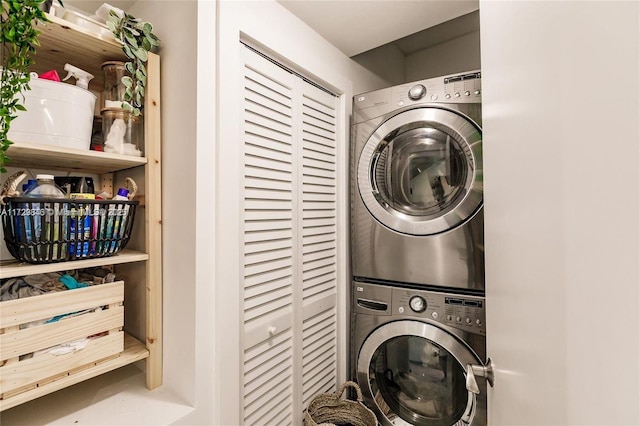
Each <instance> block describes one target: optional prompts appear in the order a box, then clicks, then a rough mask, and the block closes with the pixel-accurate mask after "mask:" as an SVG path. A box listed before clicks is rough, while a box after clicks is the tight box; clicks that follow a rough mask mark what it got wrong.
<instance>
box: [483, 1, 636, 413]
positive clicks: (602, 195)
mask: <svg viewBox="0 0 640 426" xmlns="http://www.w3.org/2000/svg"><path fill="white" fill-rule="evenodd" d="M480 17H481V36H482V37H481V38H482V73H483V75H482V76H483V124H484V126H483V127H484V129H483V130H484V134H483V137H484V170H485V228H486V231H485V233H486V262H487V265H486V266H487V268H486V271H487V305H488V315H487V339H488V355H489V356H491V357H493V359H494V362H495V364H496V367H497V369H498V371H497V376H496V383H495V388H493V389H492V392H491V393H490V401H489V403H490V406H489V410H490V411H489V413H490V418H489V423H490V424H493V425H518V424H526V425H550V424H554V425H560V424H562V425H602V424H607V425H637V424H640V404H638V402H639V401H640V367H639V365H640V362H639V360H640V271H639V266H638V264H639V260H640V223H639V222H640V176H639V170H640V152H639V151H640V149H639V147H640V144H639V140H640V129H639V117H640V83H639V77H638V76H639V75H640V63H639V61H640V25H639V22H640V3H638V2H497V1H481V4H480Z"/></svg>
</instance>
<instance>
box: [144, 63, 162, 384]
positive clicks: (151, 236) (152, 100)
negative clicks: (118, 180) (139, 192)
mask: <svg viewBox="0 0 640 426" xmlns="http://www.w3.org/2000/svg"><path fill="white" fill-rule="evenodd" d="M147 75H148V80H147V87H146V96H145V108H144V131H145V155H146V157H147V164H146V165H145V206H146V207H145V222H146V237H145V238H146V247H147V253H148V254H149V260H148V261H147V266H146V275H147V283H146V286H147V289H146V305H147V318H146V322H147V330H146V335H147V341H146V346H147V349H148V350H149V358H148V359H147V387H148V388H149V389H154V388H156V387H158V386H160V385H162V191H161V189H162V186H161V181H160V179H161V177H162V161H161V152H162V149H161V148H162V147H161V144H162V138H161V129H160V122H161V115H160V57H159V56H158V55H156V54H152V53H150V54H149V58H148V62H147Z"/></svg>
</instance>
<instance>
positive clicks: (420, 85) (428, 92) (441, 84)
mask: <svg viewBox="0 0 640 426" xmlns="http://www.w3.org/2000/svg"><path fill="white" fill-rule="evenodd" d="M393 95H394V99H393V101H392V103H394V104H395V105H396V106H398V107H403V106H408V105H411V104H413V103H416V102H418V101H419V102H423V103H424V102H442V103H446V102H453V103H478V102H480V99H481V95H482V79H481V75H480V72H479V71H477V72H469V73H465V74H459V75H451V76H446V77H440V78H431V79H428V80H422V81H418V82H414V83H410V84H406V85H402V86H398V87H397V89H396V93H394V94H393Z"/></svg>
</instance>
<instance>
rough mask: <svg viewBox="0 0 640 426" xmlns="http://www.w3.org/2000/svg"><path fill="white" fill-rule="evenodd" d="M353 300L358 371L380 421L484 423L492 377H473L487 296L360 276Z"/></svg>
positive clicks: (414, 425)
mask: <svg viewBox="0 0 640 426" xmlns="http://www.w3.org/2000/svg"><path fill="white" fill-rule="evenodd" d="M352 308H353V310H352V312H353V314H352V315H353V319H354V321H353V322H352V324H353V329H352V336H353V339H352V348H351V354H352V357H351V365H352V369H353V371H352V374H353V376H354V377H355V378H356V380H357V382H358V384H359V385H360V388H361V389H362V392H363V395H364V400H365V403H366V404H367V406H369V408H371V409H372V410H373V411H374V412H375V413H376V415H377V416H378V419H379V421H380V423H381V424H382V425H384V426H391V425H393V426H409V425H411V426H450V425H474V426H476V425H486V423H487V415H486V382H485V381H478V382H477V385H478V388H477V389H473V387H472V386H470V385H468V380H469V377H468V375H470V374H471V375H473V374H472V373H470V371H471V368H470V366H473V365H478V364H480V365H481V364H482V360H483V359H484V357H485V351H486V340H485V324H484V321H485V310H484V308H485V306H484V298H482V297H478V296H468V295H464V296H461V295H458V294H454V293H439V292H431V291H425V290H412V289H403V288H398V287H389V286H383V285H376V284H369V283H362V282H354V283H353V305H352ZM476 392H477V393H476Z"/></svg>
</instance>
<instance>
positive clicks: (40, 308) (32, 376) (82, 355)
mask: <svg viewBox="0 0 640 426" xmlns="http://www.w3.org/2000/svg"><path fill="white" fill-rule="evenodd" d="M123 301H124V282H123V281H118V282H114V283H109V284H101V285H95V286H90V287H84V288H80V289H76V290H67V291H62V292H55V293H49V294H43V295H39V296H33V297H26V298H22V299H17V300H10V301H6V302H1V303H0V365H1V367H0V399H2V400H7V399H10V398H12V397H14V396H16V395H19V394H21V393H23V392H28V391H31V390H33V389H35V388H38V387H39V386H43V385H45V384H48V383H51V382H53V381H55V380H58V379H61V378H63V377H67V376H69V375H71V374H74V373H77V372H78V371H81V370H83V369H86V368H91V367H93V366H94V365H95V363H96V362H98V361H101V360H104V359H106V358H109V357H114V356H117V355H118V354H119V353H121V352H122V351H123V350H124V332H123V331H122V327H123V326H124V306H123ZM97 307H102V308H103V309H102V310H99V311H95V312H90V313H84V314H80V315H76V316H68V317H63V318H61V319H60V320H58V321H56V322H50V323H47V324H41V325H35V326H32V327H28V328H23V329H20V325H21V324H28V323H32V322H34V321H40V320H47V319H49V318H52V317H55V316H58V315H65V314H70V313H75V312H79V311H83V310H87V309H93V308H97ZM101 333H106V334H104V335H100V336H97V337H92V338H90V339H89V343H88V344H87V346H86V347H84V348H83V349H80V350H77V351H75V352H71V353H68V354H64V355H52V354H49V353H43V354H41V355H38V356H33V357H31V358H28V357H24V358H23V359H20V357H21V356H22V355H26V354H31V353H33V352H36V351H40V350H43V349H47V348H51V347H53V346H56V345H60V344H63V343H68V342H73V341H76V340H78V339H82V338H85V337H88V336H94V335H98V334H101Z"/></svg>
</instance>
